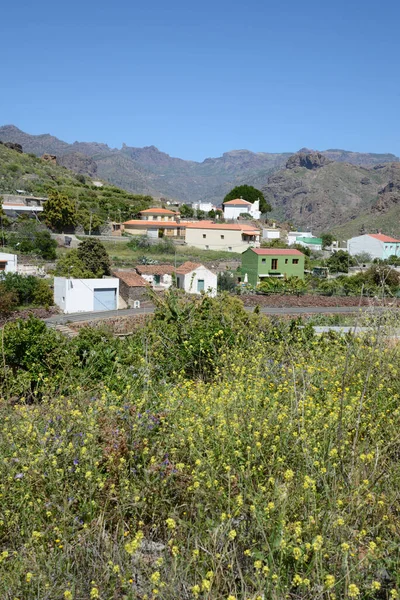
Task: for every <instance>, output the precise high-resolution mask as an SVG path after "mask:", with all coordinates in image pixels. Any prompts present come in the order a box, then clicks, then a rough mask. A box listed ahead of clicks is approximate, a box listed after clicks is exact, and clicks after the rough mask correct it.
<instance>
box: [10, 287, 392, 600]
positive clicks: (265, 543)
mask: <svg viewBox="0 0 400 600" xmlns="http://www.w3.org/2000/svg"><path fill="white" fill-rule="evenodd" d="M394 324H395V323H394ZM383 333H384V329H380V330H379V332H377V333H376V334H375V335H373V336H371V335H370V336H368V338H365V339H364V338H355V337H347V338H342V337H335V336H334V335H330V336H327V337H324V336H322V337H314V336H313V335H312V332H311V331H310V330H309V328H308V327H306V328H304V329H299V327H298V324H297V323H296V322H292V323H287V324H282V323H279V322H277V321H275V322H271V321H269V320H267V319H265V318H263V317H262V316H260V315H255V314H249V313H247V312H246V311H244V310H243V307H242V305H241V303H240V301H239V300H237V299H232V298H227V297H221V298H217V299H210V298H207V297H202V298H198V299H197V298H196V299H195V300H191V301H189V302H188V301H186V300H184V299H183V298H181V297H180V296H179V295H176V294H167V295H166V296H165V297H164V299H163V300H162V303H161V304H160V305H159V307H158V309H157V312H156V315H155V317H154V319H153V320H151V321H150V322H148V323H147V325H145V326H144V327H143V328H142V329H141V330H139V331H137V332H135V333H134V334H133V335H131V336H129V337H128V338H126V339H125V340H121V339H116V338H113V337H112V336H111V335H110V334H109V333H107V331H105V330H101V329H100V330H92V329H88V328H85V329H83V330H82V331H81V332H80V333H79V335H78V337H77V338H75V339H72V340H67V339H65V338H63V337H61V336H60V335H59V334H57V333H56V332H54V331H49V330H46V327H45V325H44V324H43V323H41V322H40V321H36V320H29V321H26V322H22V321H21V322H16V323H14V324H9V325H7V326H6V327H5V328H4V335H3V336H2V341H1V343H2V356H3V360H4V368H2V369H1V371H0V385H1V395H2V402H1V403H0V418H1V421H2V424H3V425H2V429H1V433H0V457H1V460H0V473H1V477H0V494H1V504H0V596H1V597H2V598H4V599H5V600H11V599H13V598H20V600H39V599H42V598H60V599H61V598H64V599H65V600H83V599H85V600H86V599H87V598H91V599H96V598H101V599H104V600H105V599H108V598H126V599H128V600H138V599H141V600H142V599H143V598H148V599H149V600H150V599H156V598H163V600H176V599H177V598H187V599H188V600H192V599H199V600H200V599H206V598H208V599H210V600H214V599H215V600H228V599H229V600H233V599H237V600H245V599H247V598H251V599H252V600H255V599H256V598H263V597H264V598H271V600H281V599H282V598H292V599H293V600H294V599H297V600H302V599H304V600H306V599H310V598H321V599H322V600H333V599H334V598H360V599H361V598H375V599H381V598H382V599H383V598H384V599H389V598H391V599H395V598H398V595H399V592H400V579H399V573H400V554H399V547H400V539H399V530H400V522H399V514H398V510H397V505H398V487H399V484H400V468H399V462H398V438H399V435H398V425H399V416H400V412H399V411H400V409H399V397H400V383H399V381H400V380H399V377H398V365H399V346H398V345H394V344H389V343H387V340H385V338H384V337H382V336H383Z"/></svg>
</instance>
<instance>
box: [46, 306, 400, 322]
mask: <svg viewBox="0 0 400 600" xmlns="http://www.w3.org/2000/svg"><path fill="white" fill-rule="evenodd" d="M245 308H246V310H248V311H253V310H254V306H246V307H245ZM372 310H373V311H374V312H375V313H376V312H383V311H385V310H393V308H390V309H387V308H385V307H373V309H372ZM365 311H371V307H369V306H363V307H358V306H327V307H322V306H314V307H311V306H310V307H298V306H293V307H282V308H279V307H271V306H263V307H260V312H262V313H263V314H265V315H316V314H343V315H348V314H354V313H359V312H365ZM152 312H154V308H152V307H149V308H126V309H123V310H108V311H104V312H90V313H74V314H69V315H54V316H53V317H49V318H48V319H44V320H45V321H46V323H49V324H50V323H53V324H64V323H71V322H76V321H93V320H96V319H108V318H110V317H124V316H129V315H140V314H151V313H152Z"/></svg>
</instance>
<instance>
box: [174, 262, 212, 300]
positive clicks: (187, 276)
mask: <svg viewBox="0 0 400 600" xmlns="http://www.w3.org/2000/svg"><path fill="white" fill-rule="evenodd" d="M176 287H177V288H179V289H181V290H185V292H186V293H188V294H201V292H204V293H206V294H208V295H209V296H216V295H217V275H216V274H215V273H213V272H212V271H210V269H207V267H205V266H204V265H201V264H199V263H193V262H190V261H187V262H185V263H183V265H181V266H180V267H178V268H177V269H176Z"/></svg>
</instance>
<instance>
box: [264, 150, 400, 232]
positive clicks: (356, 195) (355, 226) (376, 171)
mask: <svg viewBox="0 0 400 600" xmlns="http://www.w3.org/2000/svg"><path fill="white" fill-rule="evenodd" d="M262 191H263V193H264V195H265V198H266V199H267V200H268V201H269V202H270V203H271V205H272V206H273V208H274V212H273V215H274V216H275V217H276V218H280V219H282V220H285V221H289V222H291V223H293V224H294V225H295V226H296V227H299V228H310V229H313V230H314V231H319V232H320V231H324V230H328V229H332V227H333V226H334V225H335V226H336V228H337V230H338V231H339V230H340V231H342V232H344V231H346V232H348V233H350V234H354V233H358V231H359V229H360V227H361V225H362V223H364V222H365V224H366V225H368V227H369V229H370V230H376V229H378V228H379V227H384V226H387V221H388V219H387V215H388V214H389V212H391V211H394V212H393V214H396V211H397V209H399V212H400V163H397V162H393V163H389V164H386V165H375V166H370V167H361V166H357V165H351V164H348V163H345V162H336V161H332V160H330V159H329V157H328V156H326V154H325V155H324V154H323V153H312V154H307V153H299V154H296V155H294V156H292V157H291V158H290V159H289V160H288V162H287V164H286V168H285V169H283V170H281V171H279V172H277V173H274V174H273V175H271V176H270V177H269V178H268V182H267V184H266V185H264V186H263V187H262ZM360 214H362V216H360ZM398 223H399V221H398V220H397V222H392V223H391V229H397V230H398V234H400V226H399V225H398ZM340 226H343V227H342V229H340ZM385 230H387V229H385ZM393 233H394V232H393Z"/></svg>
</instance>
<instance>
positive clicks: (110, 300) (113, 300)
mask: <svg viewBox="0 0 400 600" xmlns="http://www.w3.org/2000/svg"><path fill="white" fill-rule="evenodd" d="M116 308H117V290H116V289H115V288H104V289H95V290H94V310H115V309H116Z"/></svg>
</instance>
